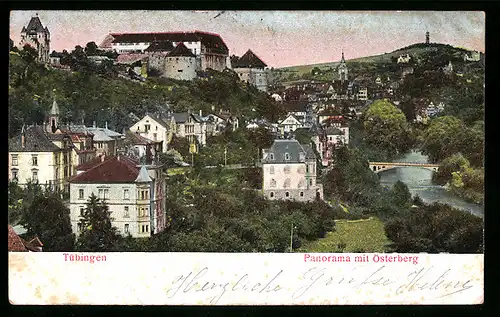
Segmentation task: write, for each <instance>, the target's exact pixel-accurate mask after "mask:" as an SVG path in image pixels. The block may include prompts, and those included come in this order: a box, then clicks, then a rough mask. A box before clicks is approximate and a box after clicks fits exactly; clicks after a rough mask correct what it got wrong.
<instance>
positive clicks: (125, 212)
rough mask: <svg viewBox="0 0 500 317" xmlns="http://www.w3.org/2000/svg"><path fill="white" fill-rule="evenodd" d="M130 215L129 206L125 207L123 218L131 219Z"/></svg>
mask: <svg viewBox="0 0 500 317" xmlns="http://www.w3.org/2000/svg"><path fill="white" fill-rule="evenodd" d="M129 217H130V213H129V211H128V206H125V207H123V218H129Z"/></svg>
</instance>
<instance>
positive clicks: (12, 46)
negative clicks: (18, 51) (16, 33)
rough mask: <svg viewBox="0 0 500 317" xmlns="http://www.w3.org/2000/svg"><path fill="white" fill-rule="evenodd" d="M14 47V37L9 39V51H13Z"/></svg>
mask: <svg viewBox="0 0 500 317" xmlns="http://www.w3.org/2000/svg"><path fill="white" fill-rule="evenodd" d="M13 48H14V41H13V40H12V39H9V52H10V51H12V49H13Z"/></svg>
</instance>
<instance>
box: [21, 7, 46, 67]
mask: <svg viewBox="0 0 500 317" xmlns="http://www.w3.org/2000/svg"><path fill="white" fill-rule="evenodd" d="M19 45H20V46H21V48H22V47H24V46H25V45H30V46H31V47H33V48H35V49H36V51H37V52H38V61H39V62H42V63H48V62H49V60H50V57H49V54H50V32H49V29H48V28H47V27H43V25H42V22H41V21H40V18H39V17H38V13H37V14H36V16H34V17H32V18H31V20H30V22H29V23H28V26H26V27H23V29H22V30H21V42H20V43H19Z"/></svg>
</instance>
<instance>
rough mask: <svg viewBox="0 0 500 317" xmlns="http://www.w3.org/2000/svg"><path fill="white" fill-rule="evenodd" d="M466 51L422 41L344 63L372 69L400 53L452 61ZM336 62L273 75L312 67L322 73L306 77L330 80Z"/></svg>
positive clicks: (281, 73) (296, 71)
mask: <svg viewBox="0 0 500 317" xmlns="http://www.w3.org/2000/svg"><path fill="white" fill-rule="evenodd" d="M468 52H470V51H469V50H466V49H463V48H458V47H453V46H450V45H446V44H439V43H431V44H429V45H426V44H423V43H417V44H413V45H410V46H407V47H404V48H400V49H397V50H395V51H393V52H390V53H386V54H380V55H373V56H367V57H361V58H355V59H348V60H346V63H347V66H348V67H349V69H350V70H351V69H352V70H355V71H356V70H357V69H358V68H359V69H360V70H363V69H367V70H370V69H372V70H373V69H376V68H378V67H380V66H382V65H387V64H392V63H394V64H395V62H396V61H395V59H397V58H398V57H399V56H400V55H406V54H409V55H410V56H412V57H413V58H414V59H416V62H417V63H418V62H420V61H423V60H424V59H426V58H427V57H429V55H436V56H440V55H442V56H443V57H446V58H448V59H450V60H452V61H453V62H461V61H463V55H464V54H465V53H468ZM338 64H339V61H336V62H331V63H321V64H311V65H297V66H290V67H283V68H277V69H274V71H273V75H274V77H275V80H276V81H285V80H296V79H300V78H304V77H306V76H309V75H310V74H311V71H312V70H313V69H314V68H319V69H320V70H321V71H322V74H319V75H316V76H309V77H313V78H307V79H318V80H331V77H333V71H334V70H335V68H336V67H337V65H338Z"/></svg>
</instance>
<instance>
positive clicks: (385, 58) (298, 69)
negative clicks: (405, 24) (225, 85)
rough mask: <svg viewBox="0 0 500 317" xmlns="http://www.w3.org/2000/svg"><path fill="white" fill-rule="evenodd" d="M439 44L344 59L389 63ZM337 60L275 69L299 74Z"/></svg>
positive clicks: (420, 52) (331, 64)
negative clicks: (394, 59)
mask: <svg viewBox="0 0 500 317" xmlns="http://www.w3.org/2000/svg"><path fill="white" fill-rule="evenodd" d="M439 46H440V45H439V44H434V45H433V44H432V43H431V45H430V46H429V47H412V48H408V49H400V50H396V51H394V52H391V53H387V54H380V55H373V56H367V57H360V58H355V59H349V60H346V62H347V64H349V63H390V62H391V58H392V57H399V56H400V55H405V54H410V55H413V56H415V55H419V54H422V53H424V52H428V51H437V50H438V47H439ZM456 49H457V50H464V49H462V48H458V47H457V48H456ZM338 64H339V62H332V63H321V64H312V65H298V66H290V67H283V68H278V69H277V71H283V72H286V73H297V74H299V75H301V74H304V73H308V72H311V70H312V69H313V68H314V67H318V68H320V69H328V68H330V67H331V68H335V67H337V65H338Z"/></svg>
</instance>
